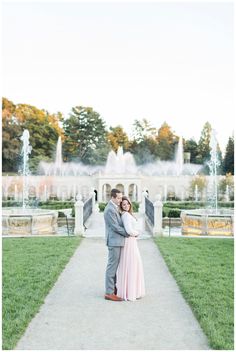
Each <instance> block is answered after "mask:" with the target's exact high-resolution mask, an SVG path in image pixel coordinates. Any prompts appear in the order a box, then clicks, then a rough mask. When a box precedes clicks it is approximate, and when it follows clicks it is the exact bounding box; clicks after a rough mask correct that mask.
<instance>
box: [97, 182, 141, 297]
mask: <svg viewBox="0 0 236 352" xmlns="http://www.w3.org/2000/svg"><path fill="white" fill-rule="evenodd" d="M104 219H105V226H106V245H107V247H108V263H107V268H106V279H105V287H106V293H105V299H107V300H111V301H123V300H125V301H127V300H128V301H135V300H136V299H138V298H141V297H143V296H144V295H145V284H144V274H143V265H142V260H141V256H140V253H139V249H138V245H137V237H138V235H139V233H138V231H137V230H136V223H137V220H136V218H135V217H134V215H133V212H132V203H131V201H130V200H129V198H128V197H125V196H122V193H121V192H120V191H119V190H118V189H112V190H111V200H110V201H109V202H108V204H107V206H106V208H105V210H104Z"/></svg>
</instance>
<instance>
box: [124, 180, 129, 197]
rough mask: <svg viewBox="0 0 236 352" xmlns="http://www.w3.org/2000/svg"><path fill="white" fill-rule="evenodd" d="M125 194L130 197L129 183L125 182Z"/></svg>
mask: <svg viewBox="0 0 236 352" xmlns="http://www.w3.org/2000/svg"><path fill="white" fill-rule="evenodd" d="M123 196H126V197H129V185H128V184H127V183H124V194H123Z"/></svg>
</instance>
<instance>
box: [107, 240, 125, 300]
mask: <svg viewBox="0 0 236 352" xmlns="http://www.w3.org/2000/svg"><path fill="white" fill-rule="evenodd" d="M121 248H122V247H109V246H108V263H107V269H106V282H105V287H106V294H108V295H111V294H112V293H114V287H115V284H116V271H117V268H118V265H119V261H120V253H121Z"/></svg>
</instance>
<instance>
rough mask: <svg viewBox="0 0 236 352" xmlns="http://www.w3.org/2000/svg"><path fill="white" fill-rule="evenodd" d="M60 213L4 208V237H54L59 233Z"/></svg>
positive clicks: (45, 210) (44, 210)
mask: <svg viewBox="0 0 236 352" xmlns="http://www.w3.org/2000/svg"><path fill="white" fill-rule="evenodd" d="M57 217H58V212H57V211H55V210H47V209H23V208H3V210H2V233H3V235H21V236H25V235H26V236H27V235H52V234H55V233H56V232H57Z"/></svg>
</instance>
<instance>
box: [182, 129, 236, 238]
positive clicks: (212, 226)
mask: <svg viewBox="0 0 236 352" xmlns="http://www.w3.org/2000/svg"><path fill="white" fill-rule="evenodd" d="M210 147H211V153H210V154H211V158H210V161H209V162H208V166H209V169H210V178H209V185H208V192H207V193H208V207H207V208H206V209H195V210H184V211H182V212H181V221H182V234H183V235H210V236H211V235H223V236H233V219H234V211H233V210H230V209H219V208H218V188H217V167H218V166H219V159H218V155H217V139H216V132H215V131H214V130H212V133H211V139H210Z"/></svg>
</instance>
